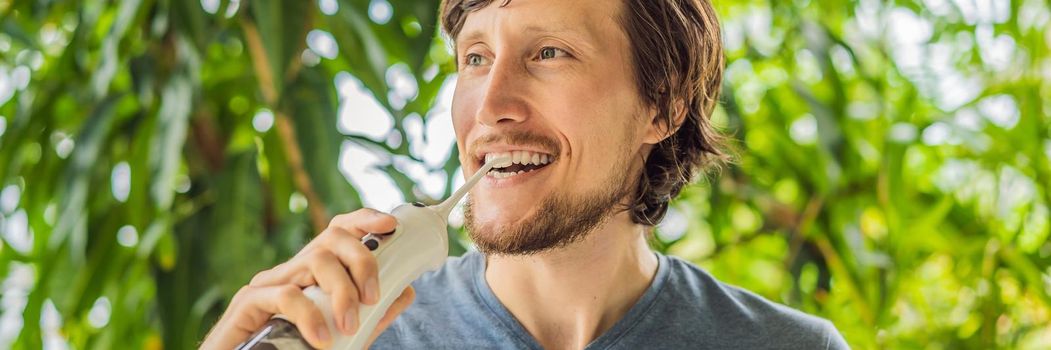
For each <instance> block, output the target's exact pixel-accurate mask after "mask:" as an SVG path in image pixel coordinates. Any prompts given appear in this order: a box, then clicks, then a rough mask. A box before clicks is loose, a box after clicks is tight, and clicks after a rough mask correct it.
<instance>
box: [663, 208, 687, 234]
mask: <svg viewBox="0 0 1051 350" xmlns="http://www.w3.org/2000/svg"><path fill="white" fill-rule="evenodd" d="M689 227H690V221H689V220H688V219H687V218H686V215H683V213H682V211H681V210H679V209H678V208H677V207H675V206H674V205H673V206H668V213H667V214H665V216H664V220H663V221H661V223H660V224H658V225H657V235H658V236H660V238H661V239H662V240H664V241H674V240H676V239H679V238H682V236H683V235H685V234H686V229H688V228H689Z"/></svg>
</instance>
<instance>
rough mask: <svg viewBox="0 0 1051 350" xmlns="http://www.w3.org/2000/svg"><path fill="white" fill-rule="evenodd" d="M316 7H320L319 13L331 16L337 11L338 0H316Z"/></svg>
mask: <svg viewBox="0 0 1051 350" xmlns="http://www.w3.org/2000/svg"><path fill="white" fill-rule="evenodd" d="M318 7H319V8H321V13H324V14H326V15H329V16H331V15H334V14H336V12H338V11H339V2H337V1H336V0H320V1H318Z"/></svg>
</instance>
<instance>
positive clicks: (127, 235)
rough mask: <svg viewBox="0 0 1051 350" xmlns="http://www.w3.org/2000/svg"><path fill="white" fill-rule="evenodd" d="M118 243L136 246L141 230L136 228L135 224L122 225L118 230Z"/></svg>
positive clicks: (129, 246)
mask: <svg viewBox="0 0 1051 350" xmlns="http://www.w3.org/2000/svg"><path fill="white" fill-rule="evenodd" d="M117 243H119V244H120V245H122V246H125V247H128V248H131V247H134V246H135V245H136V244H138V243H139V231H138V230H135V226H131V225H124V226H121V227H120V229H119V230H117Z"/></svg>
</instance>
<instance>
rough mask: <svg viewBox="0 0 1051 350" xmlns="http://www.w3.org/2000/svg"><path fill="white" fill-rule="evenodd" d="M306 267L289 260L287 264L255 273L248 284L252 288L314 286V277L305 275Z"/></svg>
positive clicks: (294, 260) (301, 263)
mask: <svg viewBox="0 0 1051 350" xmlns="http://www.w3.org/2000/svg"><path fill="white" fill-rule="evenodd" d="M308 270H309V268H308V266H307V265H305V264H303V262H302V261H300V260H296V259H293V260H289V261H288V262H285V263H282V264H280V265H277V266H274V267H273V268H272V269H269V270H265V271H262V272H259V273H257V274H256V275H255V276H253V277H252V281H251V282H248V285H249V286H252V287H270V286H279V285H282V284H294V285H297V286H300V287H307V286H311V285H314V284H315V281H314V275H313V274H311V273H307V272H308Z"/></svg>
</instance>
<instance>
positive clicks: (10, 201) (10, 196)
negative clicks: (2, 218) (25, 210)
mask: <svg viewBox="0 0 1051 350" xmlns="http://www.w3.org/2000/svg"><path fill="white" fill-rule="evenodd" d="M21 198H22V188H20V187H18V185H7V187H4V190H3V191H0V210H2V211H3V212H4V213H11V212H13V211H15V209H16V208H18V201H19V200H20V199H21Z"/></svg>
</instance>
